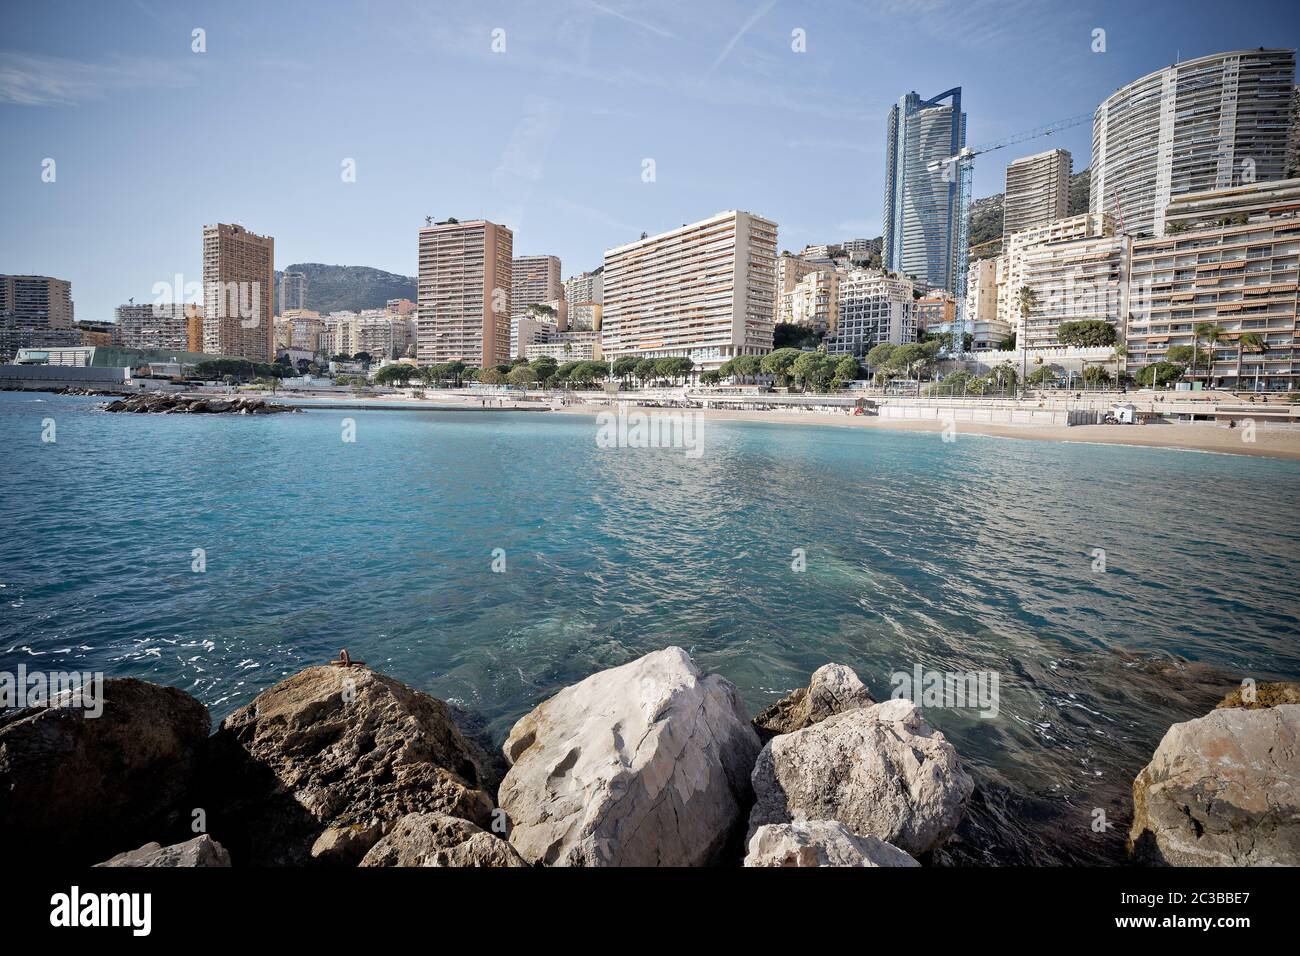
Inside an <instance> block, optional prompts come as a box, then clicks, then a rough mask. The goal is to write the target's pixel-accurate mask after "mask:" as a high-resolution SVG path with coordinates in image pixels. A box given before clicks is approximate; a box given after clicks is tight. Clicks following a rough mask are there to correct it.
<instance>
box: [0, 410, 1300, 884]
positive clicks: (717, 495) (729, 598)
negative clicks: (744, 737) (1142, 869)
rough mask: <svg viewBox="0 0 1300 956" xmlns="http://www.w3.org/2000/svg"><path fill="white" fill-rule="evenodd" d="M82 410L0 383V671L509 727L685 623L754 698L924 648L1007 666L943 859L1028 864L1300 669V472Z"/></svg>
mask: <svg viewBox="0 0 1300 956" xmlns="http://www.w3.org/2000/svg"><path fill="white" fill-rule="evenodd" d="M98 404H99V400H96V399H85V398H73V397H63V396H52V395H30V394H13V393H5V394H0V447H2V448H3V456H4V480H3V482H2V483H0V521H2V522H3V528H4V538H3V545H0V586H2V587H0V670H11V669H13V668H14V667H15V666H16V665H17V664H19V663H25V664H27V666H28V667H29V668H41V669H48V670H54V669H78V670H103V671H105V672H106V673H108V674H109V675H134V676H138V677H143V678H147V679H150V680H153V681H158V682H162V683H167V684H173V685H175V686H178V687H181V688H184V689H186V690H188V691H190V692H191V693H193V694H195V695H197V696H198V697H199V698H201V699H202V700H204V701H205V702H206V703H207V704H208V705H209V706H210V707H211V708H212V710H213V715H214V718H216V719H219V718H220V717H222V716H223V715H225V714H227V713H229V712H230V711H231V710H232V709H234V708H235V707H238V706H240V705H242V704H244V703H247V702H248V701H249V700H251V699H252V697H253V696H254V695H255V694H256V693H257V692H258V691H260V690H261V689H263V688H265V687H267V686H268V685H270V684H271V683H274V682H275V681H277V680H279V679H280V678H282V677H283V676H285V675H287V674H290V673H292V672H294V671H296V670H297V669H299V668H301V667H302V666H304V665H306V664H310V663H319V662H324V661H326V660H328V659H330V658H332V657H335V656H337V654H338V651H339V649H340V648H343V647H346V648H348V650H349V651H350V652H351V654H352V656H353V657H354V658H359V659H361V660H364V661H366V662H367V663H369V664H370V665H371V666H372V667H375V668H377V669H379V670H383V671H385V672H387V673H390V674H392V675H394V676H396V677H398V678H399V679H401V680H403V681H406V682H407V683H409V684H411V685H412V686H415V687H417V688H420V689H422V690H425V691H428V692H429V693H432V694H434V695H436V696H438V697H442V698H445V699H450V700H452V701H454V702H456V703H458V704H460V705H461V706H463V707H464V708H466V709H468V710H469V711H472V712H474V713H475V714H478V715H480V716H481V717H482V718H483V719H484V720H485V721H486V722H487V726H488V731H489V732H490V733H491V735H492V737H493V739H494V740H495V741H497V742H498V743H499V741H500V740H501V739H502V738H503V737H504V736H505V734H506V732H507V730H508V729H509V727H510V725H511V723H512V722H513V721H514V720H515V719H517V718H518V717H519V716H520V715H521V714H523V713H525V712H526V711H527V710H528V709H530V708H531V707H532V706H534V705H535V704H537V703H538V702H539V701H541V700H542V699H544V698H545V697H547V696H548V695H550V694H551V693H553V692H554V691H555V690H557V689H558V688H560V687H562V686H564V685H565V684H568V683H572V682H573V681H576V680H578V679H581V678H583V677H585V676H587V675H588V674H590V673H591V672H593V671H595V670H597V669H600V668H603V667H609V666H612V665H616V664H621V663H624V662H626V661H628V660H630V659H632V658H634V657H637V656H639V655H641V654H644V653H646V652H648V651H650V650H654V649H657V648H660V647H663V646H665V645H669V644H677V645H681V646H682V647H685V648H687V649H688V650H689V651H690V652H691V653H692V654H693V655H694V656H695V658H696V660H697V661H698V662H699V663H700V664H701V665H702V666H704V667H705V668H707V669H710V670H714V671H718V672H720V673H722V674H724V675H725V676H726V677H728V678H729V679H731V680H732V681H734V682H735V683H736V684H737V686H738V687H739V689H740V691H741V693H742V695H743V697H744V699H745V701H746V703H747V704H748V706H749V708H750V710H751V712H753V711H757V710H758V709H759V708H761V707H763V706H765V705H766V704H768V703H770V702H772V701H773V700H775V699H776V698H777V697H778V696H779V695H781V694H783V693H785V692H786V691H787V690H789V689H790V688H792V687H794V686H799V685H803V684H806V682H807V678H808V675H809V673H810V672H811V671H812V670H813V669H815V668H816V667H818V666H820V665H821V664H823V663H826V662H827V661H838V662H842V663H846V664H850V665H852V666H853V667H854V668H856V669H857V671H858V673H859V674H861V675H862V677H863V679H864V680H865V681H866V682H867V683H868V685H869V686H870V687H871V689H872V691H873V692H874V693H875V695H876V697H877V699H884V698H886V697H888V696H889V692H890V684H889V675H890V674H891V673H892V672H894V671H897V670H909V671H910V670H911V669H912V667H913V666H914V665H915V664H917V663H921V664H923V665H924V666H925V667H927V668H933V669H939V670H946V671H968V670H993V671H997V672H998V674H999V675H1000V692H1001V700H1000V713H999V715H998V717H997V718H994V719H981V718H980V717H978V716H977V715H975V714H974V713H973V712H970V711H957V710H943V709H938V710H932V711H930V712H929V714H928V716H929V719H930V720H931V722H932V723H933V724H934V725H935V726H937V727H938V728H939V729H941V730H943V731H944V732H945V733H946V734H947V735H948V736H949V738H950V739H952V740H953V741H954V743H955V744H956V746H957V748H958V750H959V752H960V753H961V755H962V757H963V759H964V761H965V762H966V763H967V764H968V765H969V766H971V767H972V769H973V770H974V772H975V774H976V776H977V779H978V781H979V783H980V785H981V798H980V801H978V804H977V806H976V808H975V811H974V812H973V814H972V819H971V822H970V823H969V824H968V825H967V826H966V827H965V828H964V829H963V831H962V834H961V838H960V839H959V840H957V841H956V842H955V843H954V845H953V856H954V859H958V860H968V859H990V860H1034V861H1054V860H1062V861H1107V860H1117V859H1119V858H1120V857H1121V855H1122V847H1123V831H1124V830H1125V829H1126V827H1127V822H1128V820H1127V815H1128V806H1129V802H1130V801H1129V788H1130V786H1131V783H1132V778H1133V776H1134V774H1135V773H1136V772H1137V770H1138V769H1140V767H1141V766H1142V765H1143V764H1144V763H1145V762H1146V760H1147V759H1148V758H1149V756H1150V754H1151V751H1152V750H1153V749H1154V747H1155V745H1156V743H1157V742H1158V741H1159V739H1160V737H1161V735H1162V734H1163V732H1164V730H1165V729H1166V728H1167V727H1168V725H1169V723H1170V722H1172V721H1175V720H1182V719H1187V718H1189V717H1192V716H1196V715H1199V714H1201V713H1204V712H1205V711H1206V710H1207V709H1208V708H1209V707H1210V706H1212V704H1213V702H1214V701H1215V700H1217V698H1218V697H1219V696H1221V694H1222V693H1224V692H1226V691H1227V690H1228V689H1230V688H1231V686H1232V685H1235V684H1236V683H1237V682H1238V681H1240V680H1241V678H1242V677H1243V676H1249V677H1254V678H1256V679H1260V680H1264V679H1276V678H1291V679H1295V678H1296V677H1297V676H1300V646H1298V644H1297V636H1298V635H1300V520H1298V519H1297V509H1296V502H1297V498H1298V497H1300V463H1296V462H1283V461H1271V460H1266V459H1259V458H1245V457H1239V456H1226V455H1211V454H1197V453H1190V452H1179V451H1169V450H1161V449H1142V448H1126V447H1105V446H1093V445H1080V444H1058V443H1051V442H1040V441H1024V440H1015V439H995V438H982V437H977V436H968V435H959V437H958V440H957V441H956V442H955V443H952V444H944V443H943V442H942V441H941V440H940V438H939V436H938V435H934V434H913V433H903V432H893V431H889V432H876V431H871V430H864V429H846V428H830V427H814V426H790V425H767V424H757V423H735V422H726V423H718V422H708V423H706V424H705V426H704V433H703V454H702V455H701V456H700V457H699V458H697V459H692V458H688V457H686V455H684V454H683V452H682V451H680V450H670V449H663V450H659V449H653V450H648V449H602V448H598V447H597V446H596V442H595V436H596V423H595V420H594V419H593V418H588V417H583V416H573V415H559V414H550V413H483V412H463V413H435V412H427V413H426V412H410V411H403V412H380V411H361V412H354V411H324V410H313V411H309V412H304V413H302V414H297V415H280V416H267V417H225V416H214V417H207V416H192V415H191V416H177V415H172V416H158V415H110V414H106V413H103V412H100V411H98V410H97V405H98ZM344 417H350V418H353V419H355V421H356V441H355V443H351V444H349V443H345V442H343V441H342V440H341V438H340V435H341V420H342V419H343V418H344ZM46 418H53V419H54V421H55V423H56V427H57V440H56V441H55V442H54V443H45V442H42V441H41V431H42V421H43V420H44V419H46ZM195 548H202V549H204V551H205V554H206V571H205V572H204V573H194V572H193V571H192V570H191V565H192V562H193V560H194V559H193V557H192V553H193V549H195ZM497 548H500V549H503V550H504V553H505V562H506V571H505V573H493V571H492V562H493V550H494V549H497ZM797 548H801V549H803V550H804V553H805V554H806V562H807V570H806V571H805V572H802V573H796V572H794V571H792V570H791V564H792V561H793V558H792V552H793V551H794V549H797ZM1094 548H1104V549H1105V551H1106V571H1105V572H1104V573H1099V572H1097V571H1094V570H1093V565H1094V560H1095V559H1094V556H1093V554H1092V552H1093V549H1094ZM1099 807H1100V808H1102V809H1103V810H1104V811H1105V813H1106V814H1107V817H1108V819H1109V820H1110V822H1112V823H1114V824H1115V825H1114V827H1113V828H1112V829H1110V830H1107V831H1104V832H1102V833H1097V832H1094V830H1093V828H1092V824H1093V821H1094V819H1095V818H1094V815H1093V813H1094V810H1095V808H1099Z"/></svg>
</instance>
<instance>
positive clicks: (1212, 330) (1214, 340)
mask: <svg viewBox="0 0 1300 956" xmlns="http://www.w3.org/2000/svg"><path fill="white" fill-rule="evenodd" d="M1195 331H1196V336H1195V338H1193V339H1192V377H1193V378H1195V377H1196V345H1197V343H1198V342H1202V341H1204V342H1205V344H1206V348H1205V387H1206V388H1210V387H1211V386H1212V385H1213V383H1214V346H1215V345H1216V344H1218V342H1219V340H1220V339H1222V338H1223V329H1221V328H1219V327H1218V326H1217V325H1215V324H1214V323H1213V322H1202V323H1200V324H1199V325H1197V326H1196V330H1195Z"/></svg>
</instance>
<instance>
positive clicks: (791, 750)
mask: <svg viewBox="0 0 1300 956" xmlns="http://www.w3.org/2000/svg"><path fill="white" fill-rule="evenodd" d="M753 783H754V793H755V796H756V798H757V800H756V802H755V804H754V809H753V811H752V812H751V813H750V815H749V834H750V837H751V838H752V837H753V835H754V833H755V831H757V830H758V828H759V827H761V826H763V825H764V824H767V823H790V822H804V821H808V820H838V821H839V822H841V823H843V824H845V825H846V826H847V827H848V828H849V829H850V830H852V831H853V832H854V833H858V834H861V835H864V836H874V837H877V838H878V839H881V840H884V841H885V842H886V843H892V844H893V845H894V846H896V847H898V848H900V849H901V850H903V851H905V852H907V853H910V854H912V855H913V856H917V855H919V854H921V853H925V852H926V851H927V850H931V849H933V848H934V847H936V846H938V845H939V844H940V843H942V842H943V841H944V840H945V839H946V838H947V837H948V835H949V834H950V833H952V831H953V830H954V829H955V828H956V826H957V824H958V823H959V822H960V820H961V817H962V814H963V813H964V812H965V809H966V802H967V800H968V799H969V798H970V795H971V793H972V792H973V791H974V789H975V784H974V781H972V780H971V778H970V776H968V775H967V773H966V772H965V771H964V770H963V769H962V768H961V764H960V762H959V761H958V759H957V751H956V750H954V749H953V746H952V744H950V743H948V741H947V740H946V739H944V736H943V734H941V733H939V732H938V731H937V730H934V729H932V728H931V727H930V725H929V724H927V723H926V722H925V718H924V717H922V716H921V712H920V711H919V710H917V708H916V705H915V704H914V703H912V702H911V701H909V700H888V701H885V702H884V703H882V704H876V705H874V706H872V707H865V708H860V709H855V710H849V711H846V712H844V713H842V714H836V715H835V716H833V717H828V718H827V719H826V720H824V721H822V722H821V723H818V724H814V725H813V726H811V727H807V728H805V729H803V730H799V731H795V732H794V733H792V734H784V735H782V736H780V737H774V738H773V739H772V740H771V741H769V742H768V744H767V745H766V746H765V747H764V748H763V752H762V753H761V754H759V756H758V761H757V763H756V764H755V766H754V774H753Z"/></svg>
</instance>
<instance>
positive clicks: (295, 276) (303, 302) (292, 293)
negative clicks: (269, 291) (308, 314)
mask: <svg viewBox="0 0 1300 956" xmlns="http://www.w3.org/2000/svg"><path fill="white" fill-rule="evenodd" d="M276 302H277V304H278V305H279V308H278V309H277V310H276V315H284V313H286V312H292V311H297V310H299V309H305V308H307V276H306V274H305V273H302V272H286V273H284V274H283V275H281V276H280V289H279V295H278V296H277V298H276Z"/></svg>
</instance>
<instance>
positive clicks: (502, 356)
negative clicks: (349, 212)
mask: <svg viewBox="0 0 1300 956" xmlns="http://www.w3.org/2000/svg"><path fill="white" fill-rule="evenodd" d="M513 256H514V234H513V233H512V232H511V231H510V230H509V229H507V228H506V227H505V226H499V225H497V224H496V223H492V222H488V221H486V220H484V219H474V220H472V221H469V222H457V221H456V220H454V219H449V220H447V221H446V222H440V223H437V224H436V225H433V226H426V227H425V228H423V229H421V230H420V279H419V296H418V298H419V303H418V310H417V312H418V319H417V323H416V330H417V331H416V360H417V361H418V362H419V364H420V365H438V364H441V363H444V362H464V363H465V364H466V365H469V366H471V367H477V368H487V367H488V366H490V365H502V364H505V363H506V362H509V361H510V315H511V311H510V296H511V288H510V286H511V272H512V268H511V267H512V260H513Z"/></svg>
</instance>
